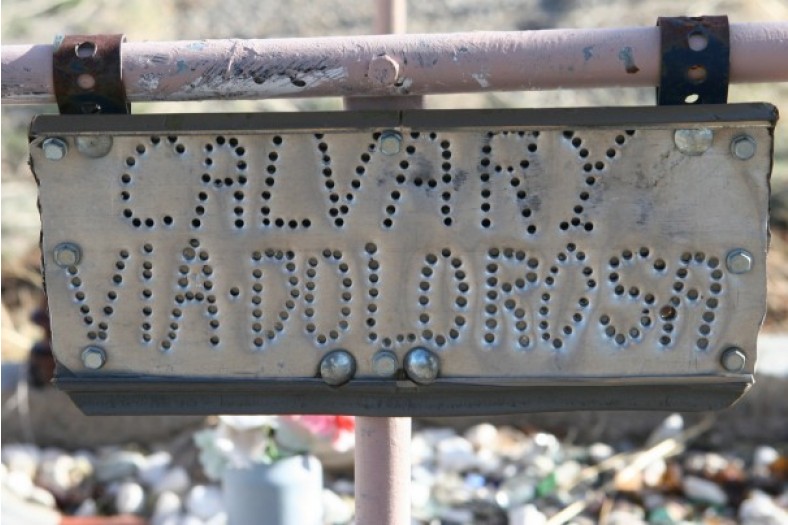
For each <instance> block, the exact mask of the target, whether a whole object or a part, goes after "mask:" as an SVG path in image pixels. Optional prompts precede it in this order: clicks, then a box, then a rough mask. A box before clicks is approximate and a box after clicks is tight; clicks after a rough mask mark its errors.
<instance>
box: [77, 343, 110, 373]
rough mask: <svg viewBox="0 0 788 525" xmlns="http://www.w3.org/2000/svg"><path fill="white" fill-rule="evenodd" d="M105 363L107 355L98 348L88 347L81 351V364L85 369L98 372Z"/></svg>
mask: <svg viewBox="0 0 788 525" xmlns="http://www.w3.org/2000/svg"><path fill="white" fill-rule="evenodd" d="M106 362H107V354H106V352H104V349H102V348H99V347H98V346H89V347H87V348H85V349H84V350H82V364H83V365H85V368H89V369H91V370H98V369H99V368H101V367H102V366H104V363H106Z"/></svg>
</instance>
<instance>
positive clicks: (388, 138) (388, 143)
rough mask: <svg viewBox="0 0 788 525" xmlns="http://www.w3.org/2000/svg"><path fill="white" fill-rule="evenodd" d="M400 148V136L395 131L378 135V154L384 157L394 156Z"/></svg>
mask: <svg viewBox="0 0 788 525" xmlns="http://www.w3.org/2000/svg"><path fill="white" fill-rule="evenodd" d="M401 147H402V135H400V134H399V133H397V132H396V131H384V132H383V133H381V134H380V152H381V153H383V154H384V155H396V154H397V153H399V152H400V149H401Z"/></svg>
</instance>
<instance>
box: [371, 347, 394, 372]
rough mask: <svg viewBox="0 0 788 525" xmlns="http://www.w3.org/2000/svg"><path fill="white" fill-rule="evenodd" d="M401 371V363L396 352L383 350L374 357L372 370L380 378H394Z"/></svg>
mask: <svg viewBox="0 0 788 525" xmlns="http://www.w3.org/2000/svg"><path fill="white" fill-rule="evenodd" d="M398 369H399V361H398V360H397V355H396V354H395V353H394V352H389V351H388V350H381V351H380V352H378V353H377V354H375V355H374V356H373V357H372V370H374V371H375V374H376V375H377V376H378V377H393V376H394V374H396V373H397V370H398Z"/></svg>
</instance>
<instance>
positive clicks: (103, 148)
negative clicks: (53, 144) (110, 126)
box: [75, 135, 112, 159]
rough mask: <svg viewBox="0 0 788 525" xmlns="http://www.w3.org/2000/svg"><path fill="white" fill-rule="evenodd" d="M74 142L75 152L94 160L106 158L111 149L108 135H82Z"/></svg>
mask: <svg viewBox="0 0 788 525" xmlns="http://www.w3.org/2000/svg"><path fill="white" fill-rule="evenodd" d="M75 142H76V143H77V151H79V152H80V153H82V154H83V155H85V156H86V157H91V158H94V159H98V158H100V157H104V156H106V155H107V153H109V152H110V150H111V149H112V137H111V136H109V135H83V136H80V137H77V138H76V141H75Z"/></svg>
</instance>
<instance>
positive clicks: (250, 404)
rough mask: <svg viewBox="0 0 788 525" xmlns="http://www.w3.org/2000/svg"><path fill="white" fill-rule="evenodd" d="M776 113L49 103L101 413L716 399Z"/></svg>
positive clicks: (71, 278) (73, 278) (746, 325)
mask: <svg viewBox="0 0 788 525" xmlns="http://www.w3.org/2000/svg"><path fill="white" fill-rule="evenodd" d="M775 120H776V111H775V110H774V108H772V107H771V106H768V105H762V104H747V105H731V106H706V107H680V108H669V107H668V108H599V109H571V110H500V111H499V110H496V111H488V110H484V111H482V110H479V111H405V112H364V113H306V114H261V115H226V114H225V115H219V114H216V115H210V114H206V115H143V116H90V117H80V116H57V117H55V116H50V117H46V116H44V117H39V118H37V119H36V120H35V121H34V123H33V125H32V131H31V156H32V165H33V169H34V171H35V174H36V177H37V179H38V181H39V183H40V204H41V214H42V223H43V240H42V248H43V259H44V267H45V277H46V285H47V293H48V296H49V306H50V313H51V316H52V332H53V338H54V351H55V355H56V358H57V360H58V363H59V367H58V374H57V383H58V385H59V386H60V387H61V388H63V389H65V390H66V391H68V392H69V394H70V395H71V396H72V398H73V399H74V400H75V401H76V402H77V403H78V404H79V405H80V406H81V407H82V409H83V410H85V411H86V412H89V413H229V412H237V413H244V412H249V413H281V412H299V413H321V412H325V413H332V412H333V413H338V412H344V413H355V414H365V415H422V414H436V415H437V414H440V415H458V414H485V413H504V412H520V411H529V410H571V409H586V408H650V409H708V408H716V407H722V406H727V405H729V404H730V403H732V402H733V401H734V400H735V399H737V398H738V396H739V395H741V394H742V393H743V392H744V391H745V390H746V389H747V388H748V386H749V385H750V384H751V383H752V373H753V368H754V362H755V350H756V348H755V343H756V336H757V332H758V328H759V325H760V323H761V320H762V318H763V316H764V312H765V255H766V249H767V243H768V236H767V221H768V195H769V185H768V180H769V173H770V168H771V151H772V130H773V127H774V123H775Z"/></svg>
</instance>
